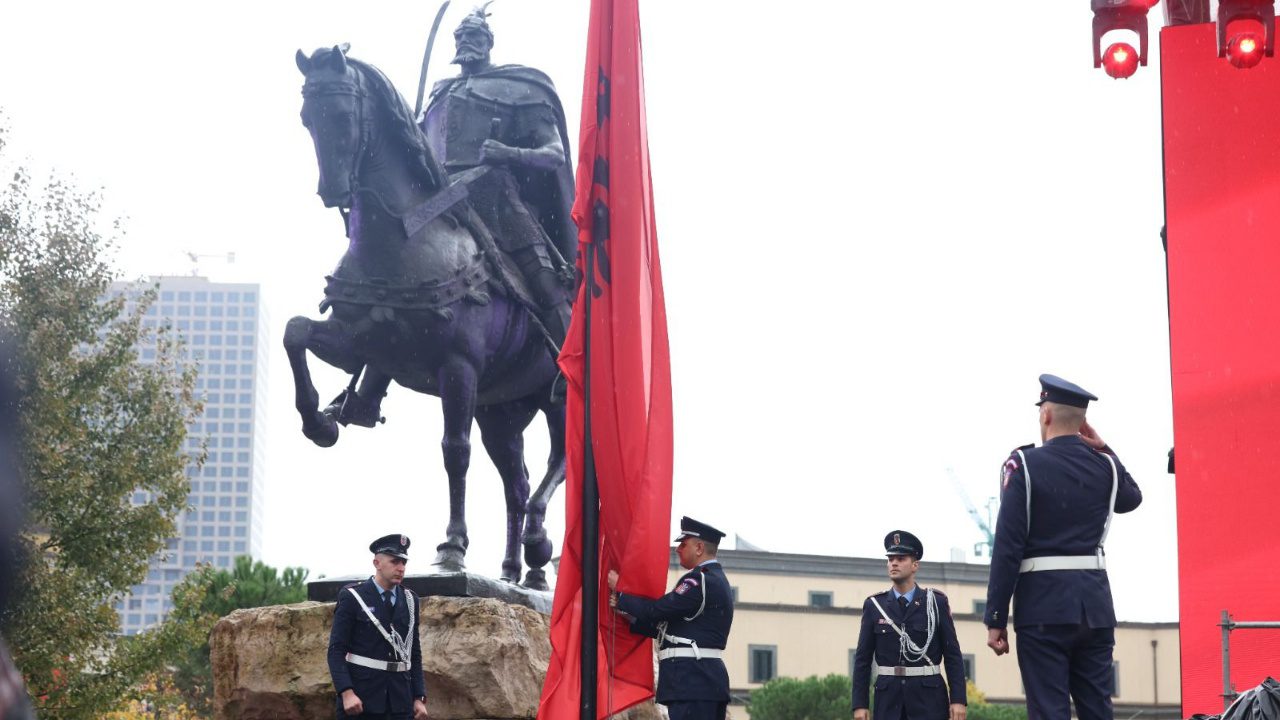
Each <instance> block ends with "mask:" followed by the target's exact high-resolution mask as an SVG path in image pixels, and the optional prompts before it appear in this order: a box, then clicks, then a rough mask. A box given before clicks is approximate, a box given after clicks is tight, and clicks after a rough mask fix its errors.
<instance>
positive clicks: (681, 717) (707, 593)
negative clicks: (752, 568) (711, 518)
mask: <svg viewBox="0 0 1280 720" xmlns="http://www.w3.org/2000/svg"><path fill="white" fill-rule="evenodd" d="M723 537H724V533H722V532H720V531H719V530H717V529H715V528H713V527H711V526H710V525H707V524H706V523H701V522H698V521H697V520H694V519H692V518H689V517H683V518H680V535H679V536H677V537H676V539H675V542H677V543H679V545H678V546H677V547H676V554H677V555H678V556H679V557H680V566H681V567H683V568H684V569H685V570H688V571H689V572H687V573H685V574H684V575H683V576H682V577H681V578H680V581H679V582H677V583H676V586H675V589H674V590H672V591H671V592H669V593H667V594H666V595H663V596H662V597H660V598H658V599H657V600H650V599H649V598H643V597H637V596H635V595H629V594H626V593H621V592H618V591H617V587H618V573H617V571H616V570H611V571H609V589H610V590H612V591H613V593H612V594H611V595H610V597H609V604H610V606H612V607H613V608H614V609H615V610H616V611H617V612H620V613H624V614H626V615H629V616H630V617H631V618H632V621H631V631H632V632H635V633H639V634H641V635H647V636H649V637H652V638H657V639H658V659H659V664H658V693H657V697H656V700H657V701H658V702H660V703H662V704H663V705H666V706H667V713H668V715H669V716H670V718H671V720H724V716H725V710H726V708H727V707H728V705H729V672H728V671H727V670H726V669H725V666H724V660H723V659H722V656H723V654H724V646H725V643H726V642H727V641H728V640H729V627H730V626H731V625H732V624H733V593H732V591H731V589H730V587H729V580H728V578H726V577H725V575H724V568H722V567H721V566H720V561H719V560H717V559H716V550H717V548H718V547H719V545H720V539H721V538H723Z"/></svg>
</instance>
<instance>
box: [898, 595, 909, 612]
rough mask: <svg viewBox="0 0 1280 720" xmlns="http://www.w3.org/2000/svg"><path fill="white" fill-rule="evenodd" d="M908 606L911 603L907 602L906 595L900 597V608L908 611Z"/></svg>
mask: <svg viewBox="0 0 1280 720" xmlns="http://www.w3.org/2000/svg"><path fill="white" fill-rule="evenodd" d="M908 604H909V603H908V602H907V596H906V595H899V596H898V606H899V607H901V608H902V609H903V610H906V609H907V605H908Z"/></svg>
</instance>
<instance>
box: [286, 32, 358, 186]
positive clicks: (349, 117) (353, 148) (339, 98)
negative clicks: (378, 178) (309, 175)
mask: <svg viewBox="0 0 1280 720" xmlns="http://www.w3.org/2000/svg"><path fill="white" fill-rule="evenodd" d="M346 50H347V47H346V46H345V45H335V46H334V47H333V48H322V49H320V50H316V51H315V52H314V53H312V54H311V57H307V55H306V54H305V53H303V52H302V51H301V50H299V51H298V54H297V57H296V59H297V62H298V69H299V70H301V71H302V74H303V75H304V76H305V77H306V78H307V81H306V83H305V84H304V85H303V86H302V97H303V100H302V124H303V126H305V127H306V128H307V130H308V131H309V132H310V133H311V140H312V142H314V143H315V146H316V161H317V162H318V163H319V165H320V188H319V194H320V199H321V200H323V201H324V205H325V207H350V206H351V202H352V199H353V196H354V193H355V189H356V188H355V185H356V175H357V173H358V172H359V170H360V162H361V159H362V156H363V154H364V151H365V146H366V144H367V142H368V130H367V127H366V123H367V122H369V120H370V118H369V115H370V113H371V109H370V107H369V103H368V92H367V89H366V87H365V83H364V82H363V81H362V78H361V74H360V71H359V69H358V68H357V67H356V66H355V65H353V64H352V63H350V62H348V61H347V56H346Z"/></svg>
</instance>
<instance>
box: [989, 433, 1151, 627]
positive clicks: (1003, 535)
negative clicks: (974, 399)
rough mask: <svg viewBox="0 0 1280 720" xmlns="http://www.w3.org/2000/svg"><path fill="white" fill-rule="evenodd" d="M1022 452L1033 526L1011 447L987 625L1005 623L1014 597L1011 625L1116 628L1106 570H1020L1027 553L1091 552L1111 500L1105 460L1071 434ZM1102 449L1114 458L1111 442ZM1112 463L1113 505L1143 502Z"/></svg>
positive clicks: (1120, 508) (1125, 508) (1124, 507)
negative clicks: (1115, 485) (1115, 474)
mask: <svg viewBox="0 0 1280 720" xmlns="http://www.w3.org/2000/svg"><path fill="white" fill-rule="evenodd" d="M1022 452H1023V455H1025V456H1026V462H1027V465H1028V466H1029V467H1030V470H1031V529H1030V532H1028V531H1027V484H1026V474H1025V473H1026V470H1027V468H1024V467H1022V459H1021V458H1019V457H1018V453H1017V451H1015V452H1014V453H1013V454H1011V455H1010V456H1009V459H1008V460H1007V461H1005V465H1004V469H1003V471H1002V472H1001V482H1002V486H1003V487H1002V489H1001V493H1000V518H999V521H998V522H997V524H996V540H995V548H994V549H993V551H992V553H991V577H990V579H989V580H988V583H987V614H986V617H985V618H984V620H985V622H986V624H987V626H988V627H993V628H1003V627H1006V626H1007V624H1008V622H1009V601H1010V599H1011V598H1014V599H1015V600H1014V612H1015V613H1016V615H1017V618H1016V621H1015V625H1048V624H1062V625H1076V624H1079V623H1080V622H1081V621H1082V619H1083V621H1084V622H1085V624H1087V625H1088V626H1089V627H1091V628H1106V627H1115V624H1116V614H1115V609H1114V608H1113V607H1112V604H1111V584H1110V583H1109V582H1108V580H1107V572H1106V571H1105V570H1046V571H1040V572H1029V573H1022V574H1019V572H1018V568H1019V566H1020V565H1021V564H1022V560H1023V559H1024V558H1035V557H1048V556H1055V555H1095V554H1096V552H1097V547H1098V541H1099V540H1100V539H1101V538H1102V528H1103V525H1104V524H1105V523H1106V521H1107V503H1108V502H1110V500H1111V465H1110V463H1108V462H1107V459H1106V457H1104V456H1103V454H1102V453H1100V452H1098V451H1096V450H1094V449H1092V448H1090V447H1089V446H1088V445H1086V444H1085V443H1084V441H1083V440H1081V439H1080V438H1079V437H1076V436H1074V435H1071V436H1062V437H1056V438H1052V439H1050V440H1049V441H1048V442H1046V443H1045V444H1044V446H1042V447H1038V448H1034V447H1032V448H1025V449H1023V450H1022ZM1106 452H1107V453H1108V454H1110V455H1111V456H1112V458H1113V459H1115V455H1114V453H1112V452H1111V449H1110V448H1107V449H1106ZM1115 462H1116V470H1117V471H1118V473H1119V478H1120V482H1119V487H1118V488H1117V490H1116V504H1115V511H1116V512H1117V513H1126V512H1129V511H1131V510H1133V509H1134V508H1136V507H1138V505H1139V504H1141V503H1142V491H1141V490H1139V489H1138V484H1137V483H1136V482H1134V481H1133V478H1132V477H1131V476H1130V475H1129V471H1127V470H1125V469H1124V465H1122V464H1121V463H1120V460H1119V459H1115Z"/></svg>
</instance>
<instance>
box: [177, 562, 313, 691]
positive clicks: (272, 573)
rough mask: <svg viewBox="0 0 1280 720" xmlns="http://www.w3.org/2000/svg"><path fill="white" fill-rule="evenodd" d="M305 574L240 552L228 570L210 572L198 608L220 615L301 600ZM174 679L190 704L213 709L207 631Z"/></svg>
mask: <svg viewBox="0 0 1280 720" xmlns="http://www.w3.org/2000/svg"><path fill="white" fill-rule="evenodd" d="M307 575H308V571H307V570H304V569H302V568H297V567H290V568H285V569H284V571H283V572H277V571H276V569H275V568H273V567H270V566H268V565H264V564H263V563H261V562H255V561H254V560H252V559H251V558H249V557H248V556H241V557H238V558H236V564H235V567H234V568H232V570H231V572H227V571H226V570H218V571H216V572H214V573H212V575H210V582H209V592H208V593H206V594H205V596H204V600H203V603H202V605H201V608H200V609H201V612H202V613H204V614H205V615H208V616H210V617H215V618H221V617H225V616H227V615H230V614H231V613H232V612H234V611H236V610H239V609H241V608H255V607H263V606H266V605H287V604H289V603H296V602H302V601H303V600H306V599H307ZM174 681H175V684H176V685H177V686H178V687H179V688H180V689H181V690H182V692H183V694H184V695H185V696H186V698H187V702H188V704H189V705H190V706H191V707H193V708H195V709H197V710H199V711H202V712H204V713H206V714H207V713H210V712H212V705H213V669H212V666H211V665H210V662H209V640H208V636H207V634H206V636H205V638H204V642H202V643H200V644H199V646H198V647H193V648H192V649H190V650H189V651H188V652H187V653H186V655H185V657H183V659H182V661H181V662H179V663H178V666H177V669H176V671H175V672H174Z"/></svg>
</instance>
